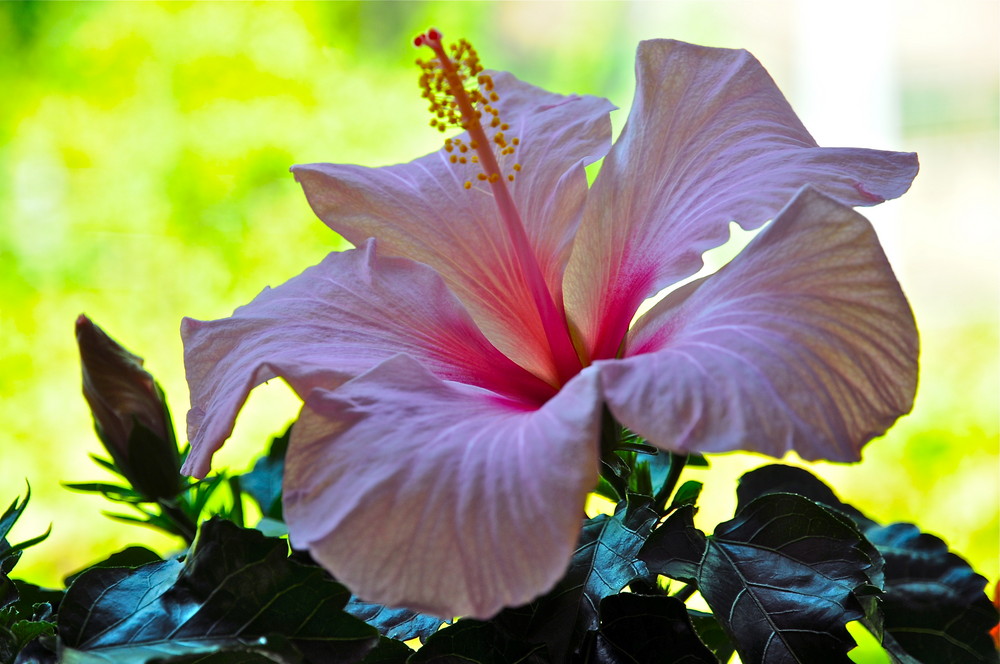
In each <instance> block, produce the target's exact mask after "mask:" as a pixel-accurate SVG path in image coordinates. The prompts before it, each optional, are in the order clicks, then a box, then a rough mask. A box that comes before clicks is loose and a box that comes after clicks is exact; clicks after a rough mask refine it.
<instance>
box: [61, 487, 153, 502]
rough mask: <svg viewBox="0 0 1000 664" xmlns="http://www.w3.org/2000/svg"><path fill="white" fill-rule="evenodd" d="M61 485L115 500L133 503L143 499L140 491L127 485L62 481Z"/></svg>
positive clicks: (72, 489) (71, 489)
mask: <svg viewBox="0 0 1000 664" xmlns="http://www.w3.org/2000/svg"><path fill="white" fill-rule="evenodd" d="M63 486H64V487H65V488H67V489H69V490H70V491H85V492H90V493H99V494H101V495H103V496H104V497H105V498H107V499H108V500H114V501H117V502H126V503H134V502H141V501H143V500H145V498H143V496H142V495H141V494H140V493H138V492H137V491H134V490H132V489H130V488H129V487H127V486H118V485H117V484H108V483H107V482H63Z"/></svg>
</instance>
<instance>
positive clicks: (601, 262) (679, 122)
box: [564, 40, 917, 359]
mask: <svg viewBox="0 0 1000 664" xmlns="http://www.w3.org/2000/svg"><path fill="white" fill-rule="evenodd" d="M636 70H637V71H636V77H637V88H636V95H635V100H634V103H633V106H632V110H631V112H630V114H629V118H628V122H627V124H626V125H625V128H624V130H623V132H622V135H621V137H620V138H619V139H618V141H617V142H616V143H615V145H614V147H613V148H612V149H611V152H609V153H608V156H607V158H606V159H605V160H604V163H603V164H602V166H601V171H600V174H599V175H598V177H597V180H596V181H595V183H594V187H593V189H592V191H591V195H590V198H589V199H588V201H587V204H586V208H585V211H584V217H583V221H582V223H581V226H580V232H579V235H578V237H577V240H576V244H575V245H574V251H573V255H572V256H571V258H570V262H569V266H568V267H567V270H566V283H565V286H564V287H565V291H566V300H567V303H566V308H567V310H568V311H569V313H570V318H571V319H572V320H573V322H574V324H575V325H576V326H577V327H578V328H579V331H580V333H581V335H582V337H583V339H584V343H585V345H586V347H587V350H588V351H589V352H590V353H591V357H592V358H594V359H605V358H609V357H614V356H615V354H616V353H617V351H618V349H619V345H620V343H621V341H622V340H623V339H624V336H625V332H626V330H627V327H628V323H629V321H630V320H631V318H632V315H633V314H634V313H635V311H636V309H637V308H638V306H639V304H640V303H641V302H642V301H643V300H644V299H645V298H647V297H649V296H650V295H652V294H654V293H656V292H657V291H659V290H661V289H662V288H664V287H666V286H669V285H670V284H672V283H675V282H676V281H678V280H680V279H683V278H685V277H687V276H690V275H691V274H694V273H695V272H697V271H698V270H699V269H700V268H701V265H702V260H701V254H702V253H703V252H704V251H706V250H707V249H710V248H712V247H715V246H718V245H719V244H721V243H722V242H724V241H725V240H726V239H727V237H728V224H729V222H730V221H737V222H738V223H739V224H740V225H741V226H743V227H744V228H754V227H757V226H760V225H761V224H763V223H764V222H765V221H767V220H768V219H770V218H772V217H773V216H774V214H775V213H776V212H778V210H780V209H781V208H782V207H783V206H784V205H785V204H786V203H787V202H788V201H789V200H790V199H791V197H792V196H793V195H794V193H795V192H796V191H798V189H799V188H800V187H802V186H803V185H806V184H811V185H813V186H815V187H816V188H817V189H818V190H819V191H822V192H824V193H826V194H828V195H831V196H833V197H834V198H836V199H838V200H840V201H842V202H844V203H847V204H849V205H874V204H876V203H881V202H882V201H884V200H886V199H889V198H894V197H896V196H899V195H901V194H902V193H903V192H905V191H906V189H907V188H908V187H909V185H910V181H911V180H912V179H913V177H914V176H915V175H916V172H917V159H916V155H914V154H912V153H898V152H882V151H877V150H862V149H848V148H818V147H817V146H816V142H815V141H814V140H813V138H812V137H811V136H810V135H809V133H808V132H807V131H806V129H805V128H804V127H803V126H802V123H801V122H800V121H799V119H798V118H797V117H796V115H795V113H794V112H793V111H792V109H791V107H790V106H789V105H788V103H787V102H786V101H785V98H784V97H783V96H782V94H781V92H780V91H779V90H778V88H777V87H776V86H775V84H774V81H773V80H771V77H770V76H769V75H768V74H767V72H766V71H765V70H764V68H763V67H761V65H760V63H758V62H757V60H755V59H754V58H753V56H751V55H750V54H749V53H747V52H746V51H735V50H728V49H716V48H705V47H701V46H693V45H690V44H684V43H681V42H675V41H667V40H657V41H649V42H643V43H642V44H641V45H640V46H639V52H638V56H637V60H636Z"/></svg>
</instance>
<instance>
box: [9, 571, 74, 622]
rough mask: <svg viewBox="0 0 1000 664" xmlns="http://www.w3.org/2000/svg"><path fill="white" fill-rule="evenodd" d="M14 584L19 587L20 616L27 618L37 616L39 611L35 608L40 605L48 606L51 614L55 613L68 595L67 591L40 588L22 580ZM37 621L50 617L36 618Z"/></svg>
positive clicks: (18, 607)
mask: <svg viewBox="0 0 1000 664" xmlns="http://www.w3.org/2000/svg"><path fill="white" fill-rule="evenodd" d="M13 583H14V585H15V586H16V587H17V594H18V602H17V610H18V615H20V616H21V617H25V618H26V617H28V616H33V615H34V614H36V613H37V611H36V610H35V607H36V606H39V605H43V606H48V607H49V612H50V613H52V612H54V611H55V610H56V609H58V608H59V604H60V603H61V602H62V598H63V596H64V595H65V594H66V591H65V590H51V589H49V588H40V587H39V586H36V585H35V584H33V583H28V582H27V581H22V580H21V579H14V580H13ZM35 619H44V620H47V619H48V617H47V616H41V617H36V618H35Z"/></svg>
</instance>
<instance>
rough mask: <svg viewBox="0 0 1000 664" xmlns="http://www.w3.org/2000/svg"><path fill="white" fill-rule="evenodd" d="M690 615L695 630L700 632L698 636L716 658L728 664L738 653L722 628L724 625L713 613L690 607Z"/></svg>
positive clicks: (723, 663)
mask: <svg viewBox="0 0 1000 664" xmlns="http://www.w3.org/2000/svg"><path fill="white" fill-rule="evenodd" d="M688 617H689V618H690V619H691V624H692V625H694V629H695V631H696V632H698V638H700V639H701V642H702V643H704V644H705V645H706V646H707V647H708V649H709V650H711V651H712V654H713V655H715V657H716V659H718V660H719V661H720V662H722V664H726V662H728V661H729V660H731V659H732V658H733V655H735V654H736V648H734V647H733V642H732V641H730V640H729V636H728V635H726V631H725V630H724V629H722V625H720V624H719V621H718V620H716V618H715V616H713V615H712V614H711V613H704V612H703V611H695V610H694V609H688Z"/></svg>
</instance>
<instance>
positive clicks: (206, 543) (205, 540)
mask: <svg viewBox="0 0 1000 664" xmlns="http://www.w3.org/2000/svg"><path fill="white" fill-rule="evenodd" d="M348 597H349V593H348V591H347V590H346V589H345V588H344V587H343V586H341V585H340V584H338V583H335V582H334V581H332V580H330V578H329V576H328V575H327V574H326V573H325V572H324V571H323V570H321V569H320V568H317V567H311V566H306V565H302V564H300V563H297V562H295V561H292V560H289V559H288V545H287V542H285V541H284V540H281V539H273V538H266V537H264V536H263V535H262V534H260V533H259V532H257V531H255V530H246V529H241V528H239V527H237V526H236V525H234V524H232V523H230V522H227V521H223V520H219V519H213V520H212V521H208V522H206V523H205V524H203V526H202V529H201V531H200V533H199V535H198V539H197V540H196V542H195V544H194V545H193V547H192V550H191V552H190V553H189V554H188V556H187V558H186V559H185V561H184V562H183V563H180V562H177V561H173V560H166V561H162V562H154V563H150V564H147V565H144V566H142V567H139V568H136V569H127V568H114V567H112V568H105V569H95V570H89V571H87V572H85V573H83V574H82V575H80V576H79V577H78V578H77V579H76V581H75V582H74V583H73V585H72V587H70V589H69V591H67V593H66V597H65V599H64V600H63V603H62V606H61V608H60V611H59V635H60V637H61V638H62V640H63V642H64V643H65V644H66V645H67V646H69V647H70V648H72V649H73V650H74V651H75V652H74V654H73V657H74V658H75V659H67V660H66V661H67V662H91V661H93V662H116V663H120V664H130V663H132V662H136V663H139V662H145V661H146V660H147V659H150V658H152V657H168V656H173V657H179V656H186V657H187V656H194V655H202V654H205V655H211V654H212V653H215V652H219V651H223V650H232V651H235V652H241V650H253V651H254V652H255V653H256V654H259V655H261V656H264V657H268V656H271V655H275V656H278V655H280V656H281V657H283V658H285V659H282V660H278V661H285V660H287V659H288V653H287V652H286V651H285V650H286V649H285V648H284V646H281V647H280V648H276V647H275V645H274V644H276V643H277V644H282V643H284V642H285V641H287V642H288V643H290V644H291V645H292V646H294V649H295V651H297V652H301V653H302V655H304V656H305V658H306V659H307V660H310V661H317V662H344V663H348V662H357V661H360V660H361V659H362V658H363V657H364V654H365V653H366V652H367V651H368V650H370V649H371V648H372V647H373V646H374V644H375V642H376V641H377V638H378V637H377V633H376V632H375V630H374V629H373V628H372V627H369V626H368V625H365V624H364V623H362V622H361V621H359V620H357V619H356V618H354V617H352V616H349V615H348V614H346V613H344V612H343V611H342V610H341V609H342V608H343V606H344V605H345V604H346V603H347V600H348ZM261 639H263V641H261ZM258 651H259V652H258ZM184 661H199V660H197V659H194V660H184ZM205 661H214V660H205ZM248 661H249V660H248Z"/></svg>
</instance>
